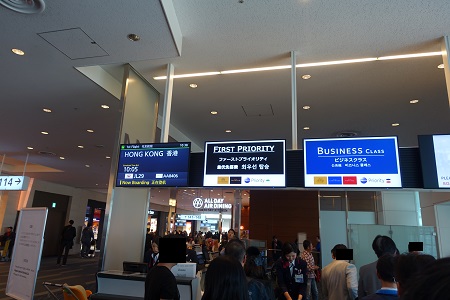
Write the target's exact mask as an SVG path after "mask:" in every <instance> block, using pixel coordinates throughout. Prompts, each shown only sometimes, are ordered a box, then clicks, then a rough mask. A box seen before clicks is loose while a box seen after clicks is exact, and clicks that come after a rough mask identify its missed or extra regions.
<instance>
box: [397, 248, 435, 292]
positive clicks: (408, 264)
mask: <svg viewBox="0 0 450 300" xmlns="http://www.w3.org/2000/svg"><path fill="white" fill-rule="evenodd" d="M434 261H436V259H435V258H434V257H433V256H431V255H428V254H417V253H406V254H401V255H398V256H396V259H395V267H394V274H395V280H396V281H397V288H398V295H399V296H402V294H403V292H404V291H405V290H407V289H408V287H409V286H410V284H411V279H412V278H414V276H415V275H416V274H418V275H420V276H423V275H424V274H423V269H425V267H426V266H428V265H429V264H431V263H433V262H434Z"/></svg>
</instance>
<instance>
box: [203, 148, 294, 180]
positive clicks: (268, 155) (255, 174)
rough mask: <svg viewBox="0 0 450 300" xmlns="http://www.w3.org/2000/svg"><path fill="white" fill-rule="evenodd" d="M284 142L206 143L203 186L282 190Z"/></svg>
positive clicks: (284, 156) (284, 159) (284, 162)
mask: <svg viewBox="0 0 450 300" xmlns="http://www.w3.org/2000/svg"><path fill="white" fill-rule="evenodd" d="M285 164H286V141H285V140H259V141H224V142H206V143H205V166H204V172H203V186H208V187H214V186H217V187H245V188H246V187H285V186H286V171H285V170H286V166H285Z"/></svg>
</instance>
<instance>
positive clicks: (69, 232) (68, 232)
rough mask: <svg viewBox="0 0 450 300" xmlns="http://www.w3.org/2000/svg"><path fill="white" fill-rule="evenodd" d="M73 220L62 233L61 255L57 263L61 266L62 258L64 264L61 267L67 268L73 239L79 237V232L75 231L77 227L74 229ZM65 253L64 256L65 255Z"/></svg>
mask: <svg viewBox="0 0 450 300" xmlns="http://www.w3.org/2000/svg"><path fill="white" fill-rule="evenodd" d="M73 223H74V222H73V220H70V221H69V224H68V225H66V226H64V229H63V231H62V233H61V242H60V245H59V255H58V260H57V261H56V264H57V265H59V264H60V263H61V257H62V264H61V266H65V265H66V263H67V256H68V255H69V250H70V249H72V247H73V239H74V238H75V236H76V235H77V231H76V230H75V227H73V226H72V225H73ZM63 253H64V255H63Z"/></svg>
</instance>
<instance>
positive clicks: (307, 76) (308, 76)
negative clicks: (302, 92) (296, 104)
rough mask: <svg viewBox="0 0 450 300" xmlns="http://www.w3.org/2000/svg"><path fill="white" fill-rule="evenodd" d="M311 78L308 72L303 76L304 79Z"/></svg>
mask: <svg viewBox="0 0 450 300" xmlns="http://www.w3.org/2000/svg"><path fill="white" fill-rule="evenodd" d="M310 78H311V75H309V74H306V75H303V76H302V79H305V80H307V79H310Z"/></svg>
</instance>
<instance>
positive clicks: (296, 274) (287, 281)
mask: <svg viewBox="0 0 450 300" xmlns="http://www.w3.org/2000/svg"><path fill="white" fill-rule="evenodd" d="M281 253H282V255H281V258H280V259H278V260H277V261H276V262H275V265H274V267H275V270H276V274H277V283H278V287H279V295H278V299H279V300H301V299H303V298H304V299H306V284H307V280H308V276H307V271H308V266H307V264H306V262H305V261H304V260H302V259H300V258H299V257H297V247H296V246H295V245H293V244H291V243H284V245H283V247H282V248H281Z"/></svg>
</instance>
